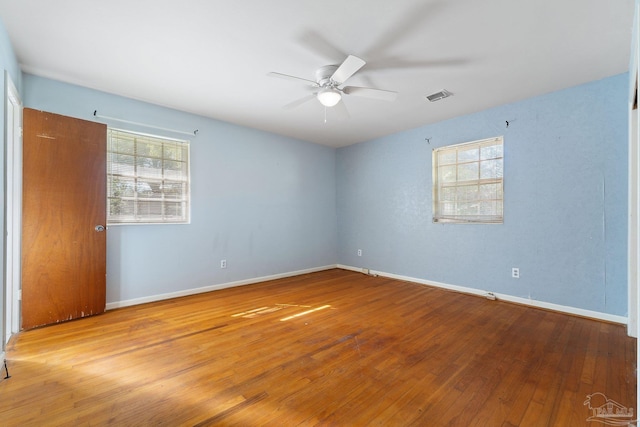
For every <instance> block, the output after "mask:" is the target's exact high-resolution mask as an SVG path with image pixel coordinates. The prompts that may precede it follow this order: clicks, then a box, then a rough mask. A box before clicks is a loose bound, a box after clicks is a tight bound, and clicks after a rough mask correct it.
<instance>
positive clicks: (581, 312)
mask: <svg viewBox="0 0 640 427" xmlns="http://www.w3.org/2000/svg"><path fill="white" fill-rule="evenodd" d="M338 268H341V269H343V270H351V271H357V272H360V273H366V272H368V273H369V274H371V275H375V276H382V277H388V278H390V279H397V280H404V281H405V282H413V283H418V284H421V285H426V286H434V287H436V288H443V289H448V290H451V291H456V292H461V293H465V294H470V295H478V296H483V297H484V296H486V295H487V294H488V293H489V291H484V290H482V289H475V288H468V287H466V286H458V285H451V284H448V283H441V282H435V281H433V280H425V279H418V278H415V277H409V276H402V275H399V274H392V273H385V272H382V271H374V270H366V269H362V268H357V267H351V266H347V265H342V264H338ZM491 293H492V294H493V295H494V296H495V297H496V299H498V300H501V301H508V302H513V303H516V304H522V305H527V306H530V307H535V308H543V309H546V310H553V311H558V312H561V313H566V314H572V315H575V316H581V317H589V318H592V319H597V320H604V321H606V322H612V323H621V324H626V323H627V318H626V317H624V316H617V315H615V314H608V313H601V312H599V311H592V310H585V309H582V308H577V307H569V306H566V305H560V304H554V303H550V302H545V301H538V300H533V299H529V298H522V297H515V296H512V295H507V294H499V293H496V292H491Z"/></svg>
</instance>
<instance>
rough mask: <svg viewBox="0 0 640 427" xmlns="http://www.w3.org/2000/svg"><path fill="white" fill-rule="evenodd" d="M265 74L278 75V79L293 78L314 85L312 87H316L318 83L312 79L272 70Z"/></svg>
mask: <svg viewBox="0 0 640 427" xmlns="http://www.w3.org/2000/svg"><path fill="white" fill-rule="evenodd" d="M267 75H268V76H271V77H278V78H280V79H286V80H295V81H298V82H304V83H306V84H308V85H311V86H314V87H318V83H316V82H314V81H313V80H309V79H303V78H302V77H296V76H290V75H289V74H282V73H276V72H274V71H272V72H270V73H268V74H267Z"/></svg>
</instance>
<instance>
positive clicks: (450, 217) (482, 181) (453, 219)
mask: <svg viewBox="0 0 640 427" xmlns="http://www.w3.org/2000/svg"><path fill="white" fill-rule="evenodd" d="M498 145H499V146H500V147H501V148H500V150H499V151H500V153H499V154H500V155H496V156H494V157H489V158H484V159H483V158H482V148H483V147H485V148H486V147H492V146H498ZM474 148H477V150H478V157H477V158H476V159H467V160H460V156H459V153H460V152H465V151H466V152H469V151H471V150H473V149H474ZM454 151H455V156H456V157H455V162H449V163H445V164H441V162H440V158H441V154H442V153H452V152H454ZM431 161H432V204H433V206H432V209H433V210H432V220H433V222H434V223H438V224H440V223H444V224H503V223H504V137H503V136H496V137H492V138H486V139H481V140H476V141H471V142H464V143H461V144H452V145H447V146H443V147H438V148H434V149H433V151H432V159H431ZM496 161H499V162H496ZM483 162H487V163H488V162H494V163H496V166H494V173H495V176H493V177H488V178H486V177H485V178H483V177H482V176H481V174H482V171H483V169H482V163H483ZM474 163H477V176H476V178H473V179H460V169H461V168H460V165H463V166H470V165H473V164H474ZM497 164H499V165H500V167H499V171H498V170H497V169H496V168H497ZM454 165H455V180H453V181H446V182H445V181H443V180H442V179H441V175H440V173H441V169H442V168H444V167H450V166H454ZM467 170H470V169H469V168H467ZM485 170H486V169H485ZM498 175H499V176H498ZM492 185H494V186H496V187H495V188H496V190H495V197H493V198H483V197H481V189H480V186H487V187H488V188H490V186H492ZM473 186H476V187H477V191H476V194H477V197H476V198H466V199H465V198H459V196H458V194H461V192H459V191H458V189H459V188H463V187H473ZM443 189H444V190H443ZM446 189H450V190H453V191H451V192H452V193H455V197H454V199H453V200H451V199H446V198H445V197H446V196H443V195H444V194H445V193H446ZM472 193H473V192H472ZM472 193H471V194H472ZM474 202H475V203H477V205H478V206H477V209H478V211H477V212H476V213H473V214H464V213H461V212H460V206H461V205H467V207H468V206H470V205H471V204H472V203H474ZM446 203H449V204H453V209H454V211H455V212H454V213H444V205H445V204H446ZM483 203H484V204H490V203H496V205H495V206H494V209H493V211H492V213H491V214H488V215H487V214H482V213H481V212H480V205H481V204H483Z"/></svg>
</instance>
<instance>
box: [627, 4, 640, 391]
mask: <svg viewBox="0 0 640 427" xmlns="http://www.w3.org/2000/svg"><path fill="white" fill-rule="evenodd" d="M639 6H640V2H638V1H637V0H636V4H635V10H634V19H633V24H634V25H633V32H632V38H631V55H630V56H631V60H630V63H629V107H628V108H629V112H628V121H629V124H628V126H629V148H628V155H629V160H628V174H629V175H628V184H629V185H628V195H627V198H628V202H629V207H628V209H629V216H628V238H627V243H628V244H627V283H628V285H627V299H628V309H627V313H628V316H629V322H628V324H627V334H628V335H629V336H632V337H636V338H637V337H638V281H639V276H638V273H639V272H638V259H639V258H638V256H639V255H640V237H639V234H638V233H639V232H640V217H639V214H640V201H639V197H638V189H639V188H640V173H639V172H640V171H639V169H638V168H639V167H640V153H639V150H640V136H639V134H638V110H633V102H634V99H635V97H636V96H637V89H638V60H639V58H638V49H639V45H638V23H639V22H640V21H639V20H638V14H639V13H640V11H639V9H638V7H639ZM639 387H640V384H639ZM638 399H639V401H640V396H638Z"/></svg>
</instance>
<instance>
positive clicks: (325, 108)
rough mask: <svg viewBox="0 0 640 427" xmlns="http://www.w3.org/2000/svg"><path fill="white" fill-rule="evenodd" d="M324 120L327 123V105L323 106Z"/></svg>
mask: <svg viewBox="0 0 640 427" xmlns="http://www.w3.org/2000/svg"><path fill="white" fill-rule="evenodd" d="M324 122H325V123H327V107H324Z"/></svg>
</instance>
